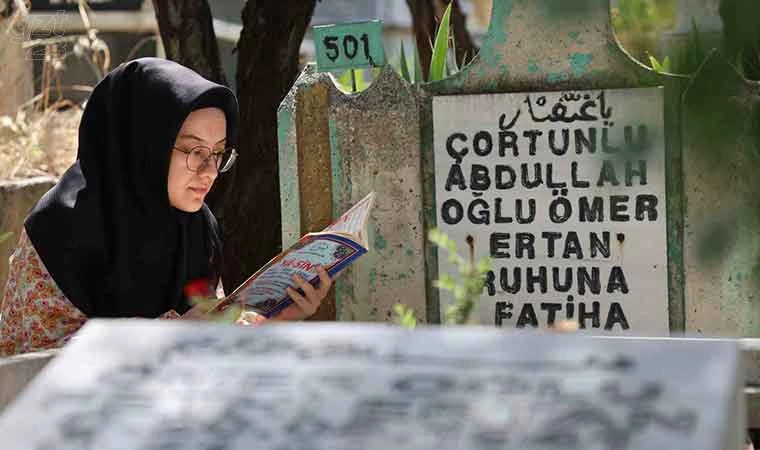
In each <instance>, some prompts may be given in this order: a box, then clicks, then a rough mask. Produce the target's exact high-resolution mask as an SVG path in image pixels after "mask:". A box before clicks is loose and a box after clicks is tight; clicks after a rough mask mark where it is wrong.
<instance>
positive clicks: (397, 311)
mask: <svg viewBox="0 0 760 450" xmlns="http://www.w3.org/2000/svg"><path fill="white" fill-rule="evenodd" d="M393 314H394V322H396V325H400V326H402V327H404V328H409V329H414V328H415V327H416V326H417V317H416V316H415V315H414V311H413V310H412V308H410V307H408V306H406V305H404V304H403V303H396V304H395V305H393Z"/></svg>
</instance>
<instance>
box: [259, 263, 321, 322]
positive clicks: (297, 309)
mask: <svg viewBox="0 0 760 450" xmlns="http://www.w3.org/2000/svg"><path fill="white" fill-rule="evenodd" d="M317 273H318V274H319V286H318V287H316V288H315V287H314V286H312V285H311V283H309V282H308V281H306V280H304V279H303V278H301V277H299V276H298V275H293V281H295V282H296V284H297V285H298V287H300V288H301V290H302V291H303V292H304V295H301V294H299V293H298V292H297V291H296V290H295V289H293V288H287V289H286V292H287V293H288V295H289V296H290V298H291V300H293V304H292V305H290V306H288V307H287V308H285V309H283V310H282V312H281V313H279V314H277V315H276V316H274V317H272V320H303V319H305V318H307V317H309V316H311V315H312V314H314V313H315V312H316V311H317V308H319V305H320V303H322V300H323V299H324V298H325V297H326V296H327V293H328V292H329V291H330V288H331V287H332V280H331V279H330V276H329V275H327V271H326V270H325V269H324V268H322V267H321V266H320V267H317Z"/></svg>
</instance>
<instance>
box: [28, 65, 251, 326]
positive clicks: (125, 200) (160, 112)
mask: <svg viewBox="0 0 760 450" xmlns="http://www.w3.org/2000/svg"><path fill="white" fill-rule="evenodd" d="M204 107H218V108H220V109H222V110H223V111H224V113H225V116H226V119H227V139H228V143H229V144H233V142H234V141H233V140H234V139H235V136H236V132H237V117H238V106H237V100H236V99H235V96H234V94H233V93H232V91H230V90H229V89H228V88H227V87H224V86H221V85H218V84H215V83H212V82H211V81H208V80H206V79H205V78H203V77H201V76H200V75H198V74H197V73H195V72H194V71H192V70H190V69H188V68H186V67H184V66H181V65H179V64H177V63H175V62H172V61H168V60H164V59H159V58H141V59H137V60H134V61H130V62H128V63H125V64H122V65H120V66H119V67H118V68H116V69H114V70H113V71H112V72H111V73H109V74H108V75H107V76H106V77H105V79H103V80H102V81H101V82H100V83H98V85H97V86H96V87H95V89H94V91H93V92H92V95H91V97H90V99H89V100H88V102H87V106H86V107H85V111H84V114H83V115H82V121H81V123H80V126H79V150H78V154H77V160H76V162H75V163H74V164H73V165H72V166H71V167H70V168H69V169H68V170H67V171H66V172H65V173H64V174H63V176H62V177H61V179H60V181H59V182H58V183H57V184H56V186H54V187H53V188H52V189H51V190H50V191H49V192H47V193H46V194H45V195H44V196H43V197H42V199H41V200H40V201H39V202H38V203H37V205H36V206H35V207H34V208H33V210H32V212H31V214H30V215H29V217H28V218H27V219H26V222H25V228H26V231H27V233H28V235H29V237H30V239H31V241H32V244H33V245H34V247H35V249H36V250H37V252H38V253H39V255H40V258H41V259H42V262H43V263H44V264H45V267H46V268H47V269H48V271H49V272H50V274H51V275H52V277H53V279H54V280H55V282H56V284H57V285H58V286H59V287H60V288H61V290H62V291H63V293H64V294H65V295H66V297H67V298H68V299H69V300H70V301H71V302H72V303H73V304H74V305H76V306H77V307H78V308H79V309H80V310H81V311H82V312H83V313H85V314H86V315H87V316H88V317H156V316H158V315H160V314H162V313H164V312H166V311H168V310H171V309H174V310H176V311H177V312H179V313H183V312H185V311H186V310H187V309H188V308H189V305H188V302H187V299H186V298H185V297H184V294H183V288H184V286H185V284H186V283H187V282H188V281H190V280H195V279H197V278H206V279H208V280H209V281H210V282H212V283H213V282H215V281H216V280H218V276H219V271H218V267H219V261H221V240H220V233H219V229H218V225H217V223H216V220H215V219H214V216H213V214H212V213H211V211H210V210H209V209H208V207H207V206H206V205H205V204H204V205H203V208H202V209H201V210H200V211H198V212H196V213H186V212H182V211H179V210H177V209H175V208H173V207H172V206H171V205H170V203H169V196H168V191H167V183H168V172H169V161H170V157H171V152H172V150H171V149H172V147H173V145H174V142H175V139H176V137H177V133H178V132H179V130H180V128H181V126H182V123H183V122H184V120H185V118H186V117H187V116H188V114H190V112H192V111H193V110H195V109H199V108H204Z"/></svg>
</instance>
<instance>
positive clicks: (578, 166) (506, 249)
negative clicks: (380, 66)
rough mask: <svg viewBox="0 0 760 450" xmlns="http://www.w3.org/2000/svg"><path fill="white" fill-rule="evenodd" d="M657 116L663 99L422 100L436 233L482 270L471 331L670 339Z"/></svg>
mask: <svg viewBox="0 0 760 450" xmlns="http://www.w3.org/2000/svg"><path fill="white" fill-rule="evenodd" d="M663 114H664V109H663V92H662V89H661V88H635V89H620V90H614V89H613V90H610V89H607V90H592V91H572V92H545V93H514V94H484V95H461V96H439V97H434V98H433V131H434V148H435V192H436V203H435V204H436V209H437V211H436V216H437V227H438V228H439V229H440V230H442V231H443V232H445V233H447V234H448V235H449V236H450V237H451V238H453V239H454V240H455V241H456V242H457V245H458V248H459V251H460V253H464V254H466V249H467V244H466V242H467V240H468V237H471V238H472V242H473V245H474V247H475V253H476V257H477V258H479V257H481V256H486V255H489V256H491V257H492V262H493V270H492V273H490V274H489V276H488V279H487V283H486V288H485V289H484V291H483V294H482V296H481V297H480V302H479V310H478V315H479V318H480V322H481V323H483V324H492V325H493V324H496V325H497V326H518V327H529V326H534V327H535V326H541V327H545V326H547V325H550V324H552V323H553V322H555V321H559V320H564V319H572V320H577V321H578V322H579V325H580V327H581V328H582V329H585V330H586V332H590V333H595V334H597V333H598V334H651V335H667V334H668V285H667V283H668V264H667V262H668V259H667V236H666V223H667V220H666V198H665V137H664V132H663V129H664V126H663V123H664V122H663V121H664V118H663ZM438 270H439V274H443V273H450V274H454V273H456V268H455V267H454V266H452V264H451V263H450V262H449V261H448V260H447V258H446V255H445V254H444V253H442V252H441V251H440V250H439V258H438ZM450 301H451V299H450V297H447V296H446V295H445V293H443V292H442V293H441V303H442V308H441V311H445V309H446V308H445V305H446V304H447V303H448V302H450Z"/></svg>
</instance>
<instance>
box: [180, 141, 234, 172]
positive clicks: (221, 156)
mask: <svg viewBox="0 0 760 450" xmlns="http://www.w3.org/2000/svg"><path fill="white" fill-rule="evenodd" d="M173 150H177V151H180V152H182V153H184V154H185V155H187V158H186V163H187V169H188V170H190V171H191V172H199V171H201V170H203V168H205V167H206V165H207V164H209V163H210V162H212V161H213V166H214V168H216V171H217V172H219V173H224V172H227V171H228V170H230V169H231V168H232V166H233V165H234V164H235V160H236V159H237V151H236V150H235V149H234V148H231V147H230V148H225V149H224V150H222V151H212V150H211V149H210V148H208V147H205V146H203V145H198V146H196V147H193V148H191V149H189V150H184V149H181V148H177V147H173Z"/></svg>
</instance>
